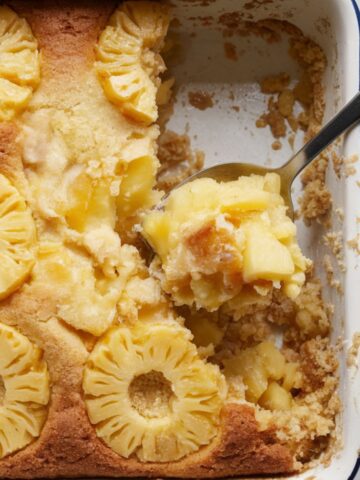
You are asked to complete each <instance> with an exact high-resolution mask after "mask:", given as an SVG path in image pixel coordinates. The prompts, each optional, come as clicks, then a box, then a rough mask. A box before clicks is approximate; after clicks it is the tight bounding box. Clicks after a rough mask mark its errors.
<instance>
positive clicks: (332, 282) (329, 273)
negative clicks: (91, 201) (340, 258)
mask: <svg viewBox="0 0 360 480" xmlns="http://www.w3.org/2000/svg"><path fill="white" fill-rule="evenodd" d="M323 265H324V269H325V272H326V279H327V282H328V285H329V286H330V287H332V288H335V290H336V291H337V292H338V293H340V294H343V293H344V292H343V288H342V285H341V282H340V280H338V279H335V272H334V267H333V265H332V263H331V258H330V256H329V255H324V260H323Z"/></svg>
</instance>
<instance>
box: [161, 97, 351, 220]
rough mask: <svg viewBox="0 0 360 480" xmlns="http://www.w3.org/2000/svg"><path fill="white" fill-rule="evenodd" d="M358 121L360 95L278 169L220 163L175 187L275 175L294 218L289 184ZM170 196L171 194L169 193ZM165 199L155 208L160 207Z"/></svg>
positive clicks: (248, 164) (245, 164)
mask: <svg viewBox="0 0 360 480" xmlns="http://www.w3.org/2000/svg"><path fill="white" fill-rule="evenodd" d="M359 120H360V93H357V94H356V95H355V97H354V98H353V99H352V100H350V102H349V103H347V104H346V105H345V107H344V108H343V109H342V110H340V112H339V113H338V114H337V115H335V117H333V118H332V119H331V120H330V121H329V122H328V123H327V124H326V125H325V126H324V127H323V128H322V129H321V130H320V132H319V133H318V134H317V135H316V136H315V137H313V138H312V139H311V140H310V141H309V142H308V143H306V144H305V145H304V146H303V147H302V148H301V149H300V150H299V151H298V152H297V153H296V154H295V155H294V156H293V157H292V158H290V160H289V161H288V162H287V163H285V164H284V165H283V166H282V167H279V168H266V167H260V166H258V165H253V164H250V163H221V164H219V165H214V166H213V167H209V168H205V169H204V170H201V171H200V172H197V173H195V174H194V175H191V176H190V177H188V178H187V179H185V180H184V181H183V182H182V183H180V184H179V185H177V186H176V187H175V188H179V187H181V186H182V185H184V184H185V183H188V182H192V181H193V180H196V179H197V178H203V177H207V178H213V179H214V180H217V181H231V180H237V179H238V178H239V177H240V176H241V175H251V174H252V173H255V174H258V175H265V174H266V173H269V172H275V173H277V174H278V175H280V178H281V195H282V197H283V198H284V201H285V203H286V205H288V207H289V208H288V212H287V213H288V215H289V216H290V217H291V218H293V217H294V208H293V203H292V198H291V185H292V183H293V181H294V180H295V178H296V177H297V176H298V175H299V173H300V172H301V171H302V170H303V169H304V168H305V167H306V166H307V165H309V163H311V162H312V161H313V160H314V159H315V158H316V157H317V156H318V155H319V153H321V152H322V151H323V150H324V149H325V148H326V147H327V146H328V145H329V144H330V143H332V142H333V141H334V140H336V139H337V138H338V137H339V136H340V135H341V134H342V133H344V132H345V131H346V130H348V129H349V128H350V127H352V126H353V125H354V124H355V123H357V122H358V121H359ZM170 193H171V192H170ZM164 200H165V201H166V197H165V198H164V199H163V200H162V201H161V203H160V205H158V207H157V208H159V207H160V208H161V206H162V205H163V202H164Z"/></svg>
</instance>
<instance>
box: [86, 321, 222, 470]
mask: <svg viewBox="0 0 360 480" xmlns="http://www.w3.org/2000/svg"><path fill="white" fill-rule="evenodd" d="M190 340H191V334H190V332H189V331H188V330H186V329H185V328H183V327H181V326H180V325H179V324H178V323H176V322H171V323H156V324H145V323H138V324H136V325H135V326H134V327H132V328H131V329H130V328H128V327H125V326H119V327H114V328H112V329H111V330H110V331H109V332H108V333H107V334H106V335H105V337H104V338H103V339H101V340H100V341H99V342H98V343H97V345H96V346H95V348H94V350H93V351H92V353H91V355H90V357H89V360H88V363H87V366H86V367H85V372H84V381H83V388H84V392H85V395H86V397H85V403H86V407H87V411H88V414H89V418H90V421H91V423H92V424H93V425H95V426H96V433H97V435H98V436H99V437H100V438H102V439H103V440H104V442H105V443H106V444H107V445H108V446H109V447H110V448H112V450H114V451H115V452H116V453H118V454H119V455H121V456H123V457H126V458H128V457H129V456H130V455H132V454H135V455H136V456H137V457H138V458H139V460H140V461H142V462H169V461H175V460H178V459H180V458H182V457H184V456H185V455H188V454H190V453H192V452H195V451H197V450H198V449H199V448H200V447H201V446H203V445H207V444H209V443H210V441H211V440H212V439H213V438H214V437H215V436H216V434H217V431H218V425H219V415H220V410H221V408H222V405H223V403H224V400H225V397H226V393H227V391H226V384H225V380H224V377H223V376H222V374H221V373H220V371H219V369H218V367H217V366H215V365H212V364H206V363H205V362H203V361H202V360H201V359H200V358H199V356H198V353H197V350H196V347H195V346H194V345H193V344H192V343H191V341H190ZM154 373H155V378H156V375H157V378H158V379H159V375H160V376H161V377H162V378H163V379H164V380H165V381H166V382H167V383H168V385H170V387H171V402H169V404H168V405H167V408H166V409H163V408H162V409H155V411H154V413H153V414H151V413H150V414H148V415H145V414H142V413H144V411H145V410H146V409H139V408H138V405H134V402H133V400H132V395H131V386H132V385H134V380H135V381H136V380H137V379H140V377H144V376H145V377H146V375H149V374H150V378H151V377H152V378H153V379H154V375H153V374H154ZM150 378H149V380H150ZM160 387H161V383H160V385H159V395H158V398H157V399H156V400H157V401H156V402H154V396H153V393H154V392H153V389H152V391H151V392H150V396H151V395H152V396H151V398H152V399H153V400H150V401H149V402H148V404H149V405H151V404H152V405H154V404H156V403H159V402H161V400H162V399H163V397H164V395H162V392H161V391H160ZM167 394H168V392H165V396H166V395H167ZM144 395H145V392H144ZM159 411H161V414H160V415H159ZM140 412H142V413H140Z"/></svg>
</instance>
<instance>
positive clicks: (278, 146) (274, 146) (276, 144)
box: [271, 140, 282, 150]
mask: <svg viewBox="0 0 360 480" xmlns="http://www.w3.org/2000/svg"><path fill="white" fill-rule="evenodd" d="M281 147H282V143H281V142H280V141H279V140H275V142H273V143H272V144H271V148H272V149H273V150H281Z"/></svg>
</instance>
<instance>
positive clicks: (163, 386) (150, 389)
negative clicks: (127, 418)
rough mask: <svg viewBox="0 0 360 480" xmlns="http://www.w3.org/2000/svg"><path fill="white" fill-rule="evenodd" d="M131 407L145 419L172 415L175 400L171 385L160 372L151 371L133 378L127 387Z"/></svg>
mask: <svg viewBox="0 0 360 480" xmlns="http://www.w3.org/2000/svg"><path fill="white" fill-rule="evenodd" d="M129 396H130V400H131V404H132V406H133V407H134V408H135V409H136V410H137V411H138V412H139V413H140V415H142V416H143V417H146V418H160V417H165V416H166V415H170V414H171V413H172V411H173V410H172V405H173V401H174V398H175V395H174V392H173V391H172V388H171V383H170V382H169V380H167V379H166V378H165V377H164V374H163V373H162V372H157V371H155V370H152V371H151V372H148V373H143V374H142V375H138V376H137V377H135V378H134V380H133V381H132V382H131V383H130V386H129Z"/></svg>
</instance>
